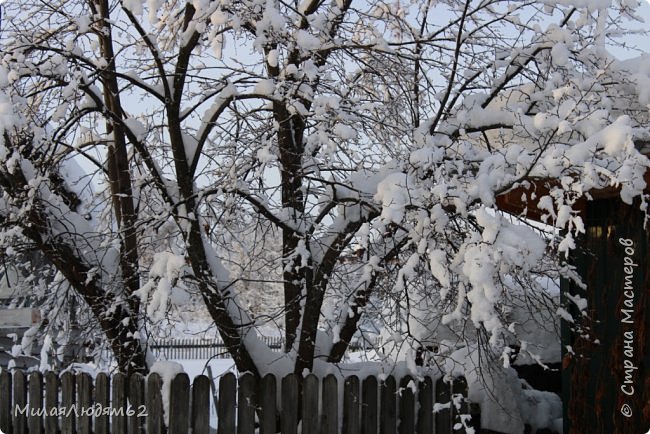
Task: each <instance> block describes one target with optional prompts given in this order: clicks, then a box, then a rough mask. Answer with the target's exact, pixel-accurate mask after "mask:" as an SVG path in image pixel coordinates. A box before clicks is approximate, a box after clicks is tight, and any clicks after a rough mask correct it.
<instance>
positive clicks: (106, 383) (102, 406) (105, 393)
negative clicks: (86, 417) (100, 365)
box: [95, 372, 111, 434]
mask: <svg viewBox="0 0 650 434" xmlns="http://www.w3.org/2000/svg"><path fill="white" fill-rule="evenodd" d="M110 393H111V388H110V379H109V377H108V375H106V374H105V373H103V372H102V373H99V374H97V378H95V405H96V406H97V408H98V409H99V410H101V414H98V415H95V434H109V432H110V425H109V416H108V413H106V412H105V410H107V409H109V408H110V405H111V401H110Z"/></svg>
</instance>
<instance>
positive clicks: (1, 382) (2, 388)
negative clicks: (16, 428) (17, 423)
mask: <svg viewBox="0 0 650 434" xmlns="http://www.w3.org/2000/svg"><path fill="white" fill-rule="evenodd" d="M12 389H13V381H12V378H11V374H10V373H9V372H8V371H5V370H3V371H2V372H0V430H2V431H3V432H6V433H9V432H12V431H13V425H12V423H11V408H12V403H13V401H12V397H11V395H12V394H11V392H12Z"/></svg>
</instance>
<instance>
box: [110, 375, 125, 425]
mask: <svg viewBox="0 0 650 434" xmlns="http://www.w3.org/2000/svg"><path fill="white" fill-rule="evenodd" d="M112 383H113V389H112V401H111V408H112V410H113V414H112V416H111V431H112V432H113V433H115V434H117V433H125V432H127V430H126V425H127V423H126V421H127V417H126V405H127V397H126V390H127V384H126V375H124V374H122V373H117V374H115V375H113V381H112ZM120 409H121V411H120Z"/></svg>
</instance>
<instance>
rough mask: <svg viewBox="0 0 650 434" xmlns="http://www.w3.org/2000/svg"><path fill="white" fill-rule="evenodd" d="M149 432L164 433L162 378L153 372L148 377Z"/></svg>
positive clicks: (152, 433)
mask: <svg viewBox="0 0 650 434" xmlns="http://www.w3.org/2000/svg"><path fill="white" fill-rule="evenodd" d="M146 406H147V434H163V432H164V428H165V422H164V418H163V404H162V379H161V378H160V375H158V374H157V373H155V372H152V373H151V374H149V376H148V377H147V398H146Z"/></svg>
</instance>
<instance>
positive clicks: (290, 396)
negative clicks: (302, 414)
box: [281, 374, 299, 434]
mask: <svg viewBox="0 0 650 434" xmlns="http://www.w3.org/2000/svg"><path fill="white" fill-rule="evenodd" d="M298 399H299V396H298V378H297V377H296V374H289V375H287V376H286V377H284V378H283V379H282V411H281V414H282V417H281V425H282V434H297V433H298V405H297V403H298V402H299V401H298Z"/></svg>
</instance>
